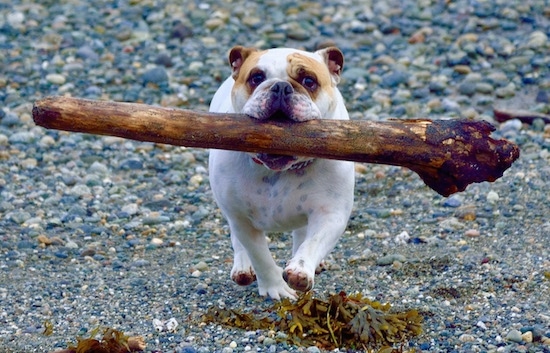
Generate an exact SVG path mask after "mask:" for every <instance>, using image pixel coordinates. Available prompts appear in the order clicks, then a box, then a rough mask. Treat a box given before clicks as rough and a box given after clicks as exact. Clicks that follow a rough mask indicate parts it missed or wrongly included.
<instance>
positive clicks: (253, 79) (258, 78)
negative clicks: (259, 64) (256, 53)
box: [248, 71, 265, 87]
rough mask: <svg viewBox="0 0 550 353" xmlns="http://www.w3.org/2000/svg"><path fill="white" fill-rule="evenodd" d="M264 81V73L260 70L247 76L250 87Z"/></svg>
mask: <svg viewBox="0 0 550 353" xmlns="http://www.w3.org/2000/svg"><path fill="white" fill-rule="evenodd" d="M264 81H265V74H264V73H263V72H261V71H258V72H255V73H253V74H252V75H250V77H249V78H248V83H249V84H250V86H252V87H258V86H259V85H260V84H261V83H262V82H264Z"/></svg>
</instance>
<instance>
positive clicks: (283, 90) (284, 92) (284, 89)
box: [271, 81, 294, 98]
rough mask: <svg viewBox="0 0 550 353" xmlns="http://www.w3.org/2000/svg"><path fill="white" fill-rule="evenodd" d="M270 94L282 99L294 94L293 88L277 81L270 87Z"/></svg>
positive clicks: (286, 83) (284, 82)
mask: <svg viewBox="0 0 550 353" xmlns="http://www.w3.org/2000/svg"><path fill="white" fill-rule="evenodd" d="M271 92H273V93H275V94H276V95H277V96H279V97H281V98H283V97H287V96H289V95H291V94H292V93H293V92H294V88H292V86H291V85H290V83H288V82H286V81H279V82H277V83H275V84H274V85H273V86H271Z"/></svg>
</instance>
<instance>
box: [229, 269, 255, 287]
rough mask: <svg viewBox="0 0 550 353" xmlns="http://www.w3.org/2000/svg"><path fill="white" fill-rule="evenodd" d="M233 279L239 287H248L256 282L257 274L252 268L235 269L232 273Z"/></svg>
mask: <svg viewBox="0 0 550 353" xmlns="http://www.w3.org/2000/svg"><path fill="white" fill-rule="evenodd" d="M231 279H232V280H233V282H235V283H237V284H238V285H239V286H248V285H250V284H252V282H254V281H255V280H256V274H255V273H254V270H253V269H252V268H249V269H248V270H237V269H233V271H231Z"/></svg>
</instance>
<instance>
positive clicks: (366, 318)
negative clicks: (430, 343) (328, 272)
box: [203, 292, 422, 353]
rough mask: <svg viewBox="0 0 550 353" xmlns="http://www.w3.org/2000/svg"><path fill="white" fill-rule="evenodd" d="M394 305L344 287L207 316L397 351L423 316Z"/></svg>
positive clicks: (327, 345)
mask: <svg viewBox="0 0 550 353" xmlns="http://www.w3.org/2000/svg"><path fill="white" fill-rule="evenodd" d="M390 309H391V305H390V304H381V303H379V302H376V301H370V300H369V299H367V298H363V297H362V295H361V294H354V295H349V296H348V295H346V294H345V293H344V292H341V293H340V294H336V295H331V296H330V297H329V298H328V300H327V301H324V300H321V299H317V298H313V294H312V293H311V292H308V293H305V294H304V295H302V296H301V297H300V298H299V299H298V300H297V301H296V302H291V301H290V300H287V299H285V300H283V301H281V302H278V303H276V304H275V305H274V306H273V307H271V308H269V309H267V310H266V311H265V312H263V313H261V314H260V315H257V316H255V315H253V314H250V313H242V312H239V311H238V310H233V309H227V308H215V307H212V308H210V309H209V310H208V312H207V313H206V314H205V315H204V316H203V321H204V322H213V323H219V324H222V325H226V326H232V327H237V328H241V329H245V330H258V329H263V330H275V331H280V332H284V333H285V334H286V337H287V340H288V342H289V343H292V344H295V345H301V346H312V345H316V346H318V347H320V348H323V349H327V350H332V349H335V348H350V349H363V350H365V351H374V350H377V351H378V352H384V353H390V352H399V350H398V349H396V348H394V347H395V346H403V345H404V344H405V343H406V342H407V340H409V339H410V338H412V337H414V336H417V335H419V334H420V333H421V332H422V317H421V316H420V315H419V314H418V312H417V311H416V310H409V311H406V312H398V313H392V312H390Z"/></svg>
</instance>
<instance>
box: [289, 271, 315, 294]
mask: <svg viewBox="0 0 550 353" xmlns="http://www.w3.org/2000/svg"><path fill="white" fill-rule="evenodd" d="M283 278H284V280H285V281H286V283H288V285H289V286H290V287H291V288H293V289H296V290H299V291H301V292H307V291H309V290H311V289H312V288H313V278H312V277H310V276H308V275H307V273H305V272H300V271H293V270H292V269H285V270H284V271H283Z"/></svg>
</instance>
